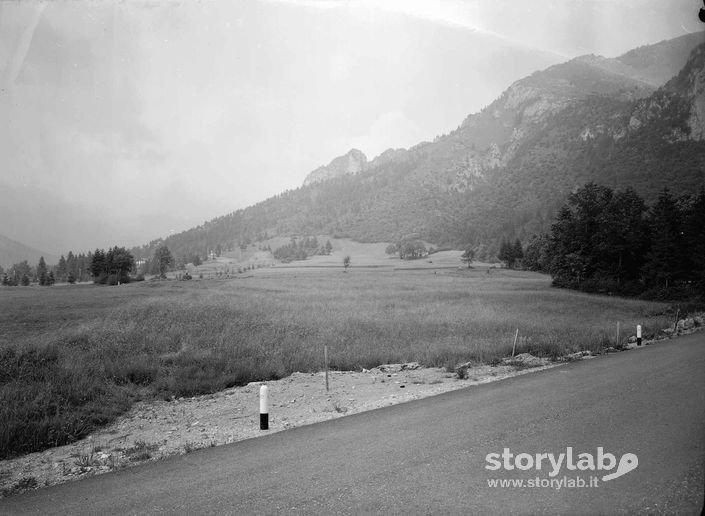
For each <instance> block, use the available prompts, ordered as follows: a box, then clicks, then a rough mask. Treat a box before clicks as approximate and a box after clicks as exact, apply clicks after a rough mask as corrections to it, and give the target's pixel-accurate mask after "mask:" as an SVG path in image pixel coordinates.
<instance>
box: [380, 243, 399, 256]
mask: <svg viewBox="0 0 705 516" xmlns="http://www.w3.org/2000/svg"><path fill="white" fill-rule="evenodd" d="M398 251H399V249H398V248H397V244H389V245H388V246H387V248H386V249H385V250H384V252H385V253H386V254H390V255H394V254H397V252H398Z"/></svg>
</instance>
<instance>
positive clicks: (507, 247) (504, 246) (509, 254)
mask: <svg viewBox="0 0 705 516" xmlns="http://www.w3.org/2000/svg"><path fill="white" fill-rule="evenodd" d="M497 258H499V261H501V262H504V265H505V266H506V267H508V268H512V267H513V266H514V248H513V247H512V244H510V243H509V242H508V241H507V240H502V243H501V244H500V245H499V253H497Z"/></svg>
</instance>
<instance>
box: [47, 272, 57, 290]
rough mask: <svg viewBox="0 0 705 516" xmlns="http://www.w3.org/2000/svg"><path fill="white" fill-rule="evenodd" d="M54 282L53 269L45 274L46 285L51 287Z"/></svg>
mask: <svg viewBox="0 0 705 516" xmlns="http://www.w3.org/2000/svg"><path fill="white" fill-rule="evenodd" d="M54 283H56V278H55V277H54V271H49V275H48V276H47V282H46V284H47V286H48V287H51V286H52V285H53V284H54Z"/></svg>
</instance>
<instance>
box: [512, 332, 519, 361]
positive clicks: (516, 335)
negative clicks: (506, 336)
mask: <svg viewBox="0 0 705 516" xmlns="http://www.w3.org/2000/svg"><path fill="white" fill-rule="evenodd" d="M517 338H519V328H517V331H516V333H515V334H514V344H513V345H512V358H514V353H515V352H516V350H517Z"/></svg>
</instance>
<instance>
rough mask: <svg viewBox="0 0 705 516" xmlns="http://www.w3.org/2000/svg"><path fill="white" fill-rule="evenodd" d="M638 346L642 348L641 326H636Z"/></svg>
mask: <svg viewBox="0 0 705 516" xmlns="http://www.w3.org/2000/svg"><path fill="white" fill-rule="evenodd" d="M636 345H637V346H641V324H637V325H636Z"/></svg>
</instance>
